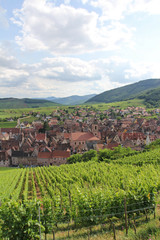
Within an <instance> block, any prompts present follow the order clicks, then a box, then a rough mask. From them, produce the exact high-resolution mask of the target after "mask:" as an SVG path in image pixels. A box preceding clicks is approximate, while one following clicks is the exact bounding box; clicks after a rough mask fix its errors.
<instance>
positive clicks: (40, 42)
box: [12, 0, 133, 55]
mask: <svg viewBox="0 0 160 240" xmlns="http://www.w3.org/2000/svg"><path fill="white" fill-rule="evenodd" d="M85 2H86V1H84V3H85ZM14 16H15V17H14V19H12V21H13V22H14V23H15V24H18V26H19V27H21V35H18V36H17V37H16V42H17V43H18V44H19V45H20V46H21V48H22V49H23V50H24V49H26V50H48V51H50V52H51V53H52V54H54V55H57V54H62V55H65V54H77V53H84V52H92V51H96V50H113V49H117V47H119V46H121V45H122V44H123V43H125V44H130V43H131V38H132V32H133V29H130V28H127V26H126V25H124V24H122V23H110V24H108V25H99V20H100V18H99V15H98V14H97V13H96V12H89V11H87V10H86V9H84V8H74V7H71V6H69V5H63V4H61V5H60V6H54V5H53V4H51V3H49V2H47V0H38V1H37V0H35V1H31V0H25V1H24V4H23V7H22V9H20V10H15V11H14Z"/></svg>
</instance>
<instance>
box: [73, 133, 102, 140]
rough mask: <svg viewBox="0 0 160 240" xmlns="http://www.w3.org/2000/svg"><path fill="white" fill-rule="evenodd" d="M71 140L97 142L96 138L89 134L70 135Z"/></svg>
mask: <svg viewBox="0 0 160 240" xmlns="http://www.w3.org/2000/svg"><path fill="white" fill-rule="evenodd" d="M71 139H72V140H73V141H98V140H100V139H99V138H98V137H96V136H94V135H93V133H90V132H74V133H71Z"/></svg>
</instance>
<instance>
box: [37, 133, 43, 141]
mask: <svg viewBox="0 0 160 240" xmlns="http://www.w3.org/2000/svg"><path fill="white" fill-rule="evenodd" d="M36 140H37V141H42V140H45V133H37V135H36Z"/></svg>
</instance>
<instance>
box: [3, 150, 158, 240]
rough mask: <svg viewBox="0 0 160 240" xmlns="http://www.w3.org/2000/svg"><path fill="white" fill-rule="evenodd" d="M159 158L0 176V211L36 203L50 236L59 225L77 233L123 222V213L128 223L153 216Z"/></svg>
mask: <svg viewBox="0 0 160 240" xmlns="http://www.w3.org/2000/svg"><path fill="white" fill-rule="evenodd" d="M159 153H160V151H159V150H158V149H155V150H154V151H152V152H146V153H141V154H139V155H134V156H132V157H131V156H129V157H125V158H123V159H119V160H114V161H113V163H112V164H108V163H105V162H101V163H98V162H95V161H90V162H87V163H84V162H82V163H76V164H71V165H61V166H60V167H53V166H50V167H37V168H25V169H11V170H10V169H8V170H5V171H0V200H1V204H2V210H3V207H4V208H5V207H6V206H7V208H8V204H11V203H12V204H13V205H14V201H15V202H17V203H18V200H20V202H19V204H20V205H21V204H23V203H25V206H26V205H27V204H29V203H28V201H30V202H34V201H35V199H36V203H37V202H39V206H40V209H41V211H42V212H45V215H46V216H50V217H48V218H47V221H49V223H48V224H49V226H52V227H51V229H52V230H53V229H55V228H56V227H57V226H58V225H60V224H62V223H66V224H67V223H73V224H74V226H76V228H77V227H78V228H81V227H92V226H95V225H98V224H104V223H106V222H107V221H109V222H110V223H111V224H112V223H113V218H114V219H116V220H118V219H119V220H122V219H123V221H124V220H125V217H126V216H125V208H126V213H127V218H129V219H130V220H131V221H132V220H133V221H135V219H136V218H138V217H139V216H142V215H145V216H146V217H147V215H148V214H150V213H154V211H155V204H156V194H157V192H158V191H159V190H160V175H159V172H160V165H159V161H160V160H159V158H160V154H159ZM147 163H148V164H147ZM5 211H6V210H5ZM2 212H3V211H2ZM37 214H38V213H37ZM42 215H43V214H42ZM45 221H46V220H45ZM112 226H113V224H112ZM50 231H51V230H48V232H47V233H49V232H50ZM10 239H11V238H10ZM17 239H19V238H17ZM28 239H30V238H29V237H28ZM31 239H32V238H31ZM35 239H36V238H35ZM37 239H39V238H37Z"/></svg>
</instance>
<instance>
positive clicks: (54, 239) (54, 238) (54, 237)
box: [53, 230, 56, 240]
mask: <svg viewBox="0 0 160 240" xmlns="http://www.w3.org/2000/svg"><path fill="white" fill-rule="evenodd" d="M53 240H56V236H55V231H54V230H53Z"/></svg>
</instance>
